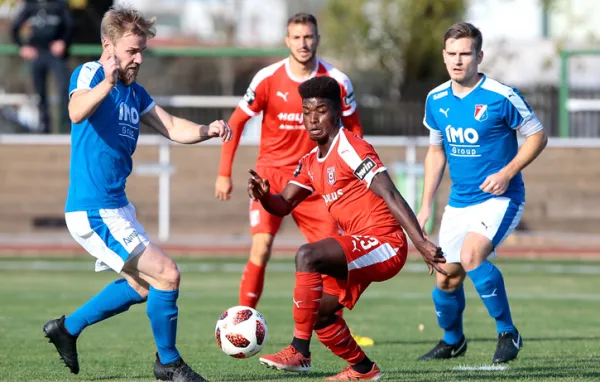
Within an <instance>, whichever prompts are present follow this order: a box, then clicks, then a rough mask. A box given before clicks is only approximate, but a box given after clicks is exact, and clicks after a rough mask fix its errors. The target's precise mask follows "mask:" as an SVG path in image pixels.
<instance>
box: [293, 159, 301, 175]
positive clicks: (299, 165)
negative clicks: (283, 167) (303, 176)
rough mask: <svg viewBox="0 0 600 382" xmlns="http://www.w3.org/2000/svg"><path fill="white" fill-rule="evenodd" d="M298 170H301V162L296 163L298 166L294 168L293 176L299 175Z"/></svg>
mask: <svg viewBox="0 0 600 382" xmlns="http://www.w3.org/2000/svg"><path fill="white" fill-rule="evenodd" d="M300 171H302V163H298V167H296V169H295V170H294V178H295V177H297V176H298V175H300Z"/></svg>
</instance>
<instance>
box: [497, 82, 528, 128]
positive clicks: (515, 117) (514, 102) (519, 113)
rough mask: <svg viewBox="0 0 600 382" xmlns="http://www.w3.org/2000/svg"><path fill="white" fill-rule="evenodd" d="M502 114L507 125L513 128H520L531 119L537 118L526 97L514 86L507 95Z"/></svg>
mask: <svg viewBox="0 0 600 382" xmlns="http://www.w3.org/2000/svg"><path fill="white" fill-rule="evenodd" d="M502 115H503V118H504V121H505V123H506V125H507V126H508V127H510V128H511V129H518V128H519V127H521V126H522V125H524V124H525V123H526V122H527V121H529V120H530V119H533V118H535V114H534V113H533V111H532V110H531V107H529V105H528V104H527V102H526V101H525V98H524V97H523V96H522V95H521V94H520V93H519V92H518V91H517V90H516V89H514V88H511V89H510V90H509V92H508V94H507V95H506V100H505V101H504V103H503V107H502Z"/></svg>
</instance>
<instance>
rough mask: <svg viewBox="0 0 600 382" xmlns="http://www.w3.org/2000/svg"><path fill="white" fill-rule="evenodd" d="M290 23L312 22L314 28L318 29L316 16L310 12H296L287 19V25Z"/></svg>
mask: <svg viewBox="0 0 600 382" xmlns="http://www.w3.org/2000/svg"><path fill="white" fill-rule="evenodd" d="M291 24H313V25H314V26H315V30H316V31H318V30H319V27H318V25H317V18H316V17H315V16H313V15H311V14H310V13H303V12H301V13H296V14H295V15H293V16H292V17H290V18H289V19H288V22H287V25H288V27H289V26H290V25H291Z"/></svg>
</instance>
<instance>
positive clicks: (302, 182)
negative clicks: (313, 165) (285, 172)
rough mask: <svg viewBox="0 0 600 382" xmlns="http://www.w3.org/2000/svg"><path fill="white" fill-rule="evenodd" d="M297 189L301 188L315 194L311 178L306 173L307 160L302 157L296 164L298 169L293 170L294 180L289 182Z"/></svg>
mask: <svg viewBox="0 0 600 382" xmlns="http://www.w3.org/2000/svg"><path fill="white" fill-rule="evenodd" d="M289 183H291V184H294V185H296V186H298V187H302V188H304V189H306V190H309V191H310V192H315V189H314V187H313V183H312V178H311V176H310V175H309V173H308V166H307V158H306V157H303V158H302V159H300V161H299V162H298V167H296V170H294V178H293V179H292V180H290V181H289Z"/></svg>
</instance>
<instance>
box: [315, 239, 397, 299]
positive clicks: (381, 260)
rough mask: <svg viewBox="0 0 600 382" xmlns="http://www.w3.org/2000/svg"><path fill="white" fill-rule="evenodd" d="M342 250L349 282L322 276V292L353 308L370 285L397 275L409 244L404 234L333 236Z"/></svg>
mask: <svg viewBox="0 0 600 382" xmlns="http://www.w3.org/2000/svg"><path fill="white" fill-rule="evenodd" d="M334 239H336V240H337V241H338V242H339V243H340V244H341V245H342V248H344V252H345V254H346V260H347V261H348V280H338V279H336V278H333V277H331V276H327V275H323V292H324V293H327V294H330V295H333V296H338V300H339V302H340V304H342V305H343V306H345V307H346V308H348V309H352V308H353V307H354V305H355V304H356V302H357V301H358V299H359V298H360V295H361V294H362V293H363V292H364V291H365V290H366V289H367V287H368V286H369V285H370V284H371V283H372V282H381V281H385V280H389V279H391V278H392V277H394V276H396V275H397V274H398V272H400V270H401V269H402V267H403V266H404V263H405V262H406V255H407V253H408V245H407V243H406V237H405V236H404V232H402V231H398V232H397V233H396V234H391V235H386V236H350V235H344V236H338V237H334Z"/></svg>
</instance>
